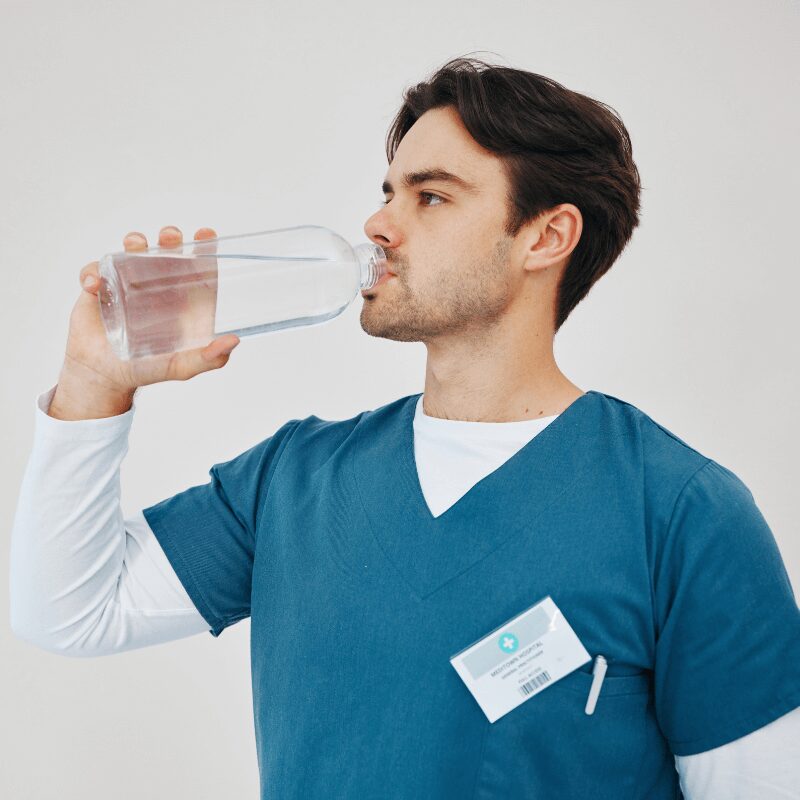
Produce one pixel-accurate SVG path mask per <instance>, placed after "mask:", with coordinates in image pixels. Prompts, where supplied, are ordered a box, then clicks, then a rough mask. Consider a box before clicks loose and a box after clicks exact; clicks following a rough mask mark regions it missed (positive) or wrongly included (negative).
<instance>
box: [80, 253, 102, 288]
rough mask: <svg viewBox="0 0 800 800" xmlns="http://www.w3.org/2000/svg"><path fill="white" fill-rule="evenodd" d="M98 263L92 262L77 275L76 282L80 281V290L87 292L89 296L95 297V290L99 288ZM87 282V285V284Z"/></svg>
mask: <svg viewBox="0 0 800 800" xmlns="http://www.w3.org/2000/svg"><path fill="white" fill-rule="evenodd" d="M99 266H100V262H99V261H92V262H91V263H90V264H87V265H86V266H85V267H84V268H83V269H82V270H81V271H80V274H79V275H78V280H79V281H80V284H81V288H82V289H83V290H84V291H85V292H88V293H89V294H93V295H96V294H97V290H98V288H99V287H100V281H99V277H100V270H99ZM87 281H88V283H87Z"/></svg>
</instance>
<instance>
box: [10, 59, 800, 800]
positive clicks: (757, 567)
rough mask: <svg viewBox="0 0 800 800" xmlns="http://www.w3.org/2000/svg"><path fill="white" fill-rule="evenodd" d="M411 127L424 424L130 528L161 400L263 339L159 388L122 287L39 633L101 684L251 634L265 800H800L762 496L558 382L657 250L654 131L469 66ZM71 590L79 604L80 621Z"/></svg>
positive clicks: (394, 224) (21, 603) (774, 567)
mask: <svg viewBox="0 0 800 800" xmlns="http://www.w3.org/2000/svg"><path fill="white" fill-rule="evenodd" d="M404 101H405V102H404V105H403V107H402V108H401V110H400V112H399V113H398V115H397V118H396V119H395V121H394V123H393V126H392V129H391V130H390V135H389V149H388V156H389V162H390V165H389V170H388V173H387V175H386V180H385V182H384V185H383V189H384V192H385V197H386V201H385V204H384V206H383V207H382V208H381V209H380V210H379V211H377V212H376V213H375V214H374V215H373V216H372V217H370V219H369V220H368V221H367V223H366V225H365V231H366V233H367V234H368V236H369V237H370V239H371V240H372V241H373V242H375V243H377V244H380V245H381V246H382V247H383V248H384V250H385V252H386V255H387V259H388V261H389V267H390V270H391V272H392V273H393V274H392V275H391V276H389V277H388V278H387V279H385V280H383V281H382V282H381V283H380V284H379V285H378V286H376V287H375V288H373V289H371V290H369V291H366V292H364V305H363V308H362V313H361V324H362V327H363V329H364V330H365V331H366V332H367V333H369V334H371V335H373V336H380V337H384V338H389V339H395V340H400V341H422V342H424V343H425V345H426V348H427V353H428V359H427V364H426V373H425V389H424V393H422V394H421V395H420V394H415V395H409V396H406V397H403V398H400V399H399V400H396V401H394V402H392V403H389V404H388V405H385V406H382V407H380V408H378V409H375V410H372V411H365V412H362V413H360V414H358V415H357V416H355V417H353V418H352V419H348V420H342V421H327V420H321V419H319V418H318V417H316V416H310V417H307V418H305V419H293V420H290V421H288V422H287V423H285V424H284V425H282V426H281V427H280V428H279V429H278V430H277V431H276V432H275V433H274V434H273V435H272V436H270V437H269V438H267V439H265V440H264V441H262V442H260V443H258V444H256V445H255V446H254V447H252V448H251V449H250V450H248V451H246V452H245V453H242V454H241V455H239V456H237V457H236V458H234V459H232V460H230V461H227V462H224V463H221V464H215V465H214V466H213V467H212V468H211V470H210V475H211V480H210V482H209V483H207V484H204V485H202V486H193V487H190V488H189V489H187V490H186V491H184V492H181V493H180V494H178V495H175V496H174V497H171V498H168V499H166V500H163V501H162V502H160V503H158V504H156V505H153V506H150V507H148V508H145V509H143V510H142V512H141V513H140V514H138V515H136V516H135V517H133V518H131V519H129V520H125V524H124V528H121V527H120V520H121V515H116V517H115V510H116V509H118V502H119V499H118V495H117V493H116V491H115V487H116V483H117V478H118V470H119V463H120V461H121V458H122V456H123V455H124V450H125V439H126V436H127V431H128V428H129V425H130V421H131V417H132V412H133V393H134V392H135V390H136V387H138V386H141V385H146V384H147V383H151V382H155V381H156V380H165V379H175V378H179V379H185V378H186V377H191V376H192V375H193V374H197V372H200V371H204V370H206V369H212V368H216V367H218V366H222V365H223V364H224V363H226V362H227V358H228V353H226V352H223V348H224V347H225V345H228V349H230V346H231V345H232V346H235V344H236V343H237V341H238V340H237V339H236V337H221V338H220V340H217V341H216V342H214V343H212V344H210V345H208V347H207V348H203V349H202V350H196V351H191V352H190V353H186V354H180V355H179V356H177V357H175V358H171V359H165V361H164V362H162V363H161V364H160V365H159V366H158V367H152V366H151V367H150V369H151V372H150V373H149V374H146V375H143V374H138V375H137V374H134V373H133V370H135V369H136V367H135V366H128V365H126V366H124V367H123V366H122V365H120V363H119V362H116V363H115V362H114V361H111V360H108V359H109V355H108V353H107V351H105V350H103V351H102V352H101V348H102V347H104V346H105V343H104V342H103V340H102V338H101V337H100V336H99V335H98V336H96V337H95V338H92V337H91V336H90V334H89V333H87V331H88V330H89V328H90V324H89V321H88V320H89V319H90V317H89V315H90V314H93V313H96V302H95V303H94V304H92V298H94V294H93V293H92V291H91V287H92V284H90V288H89V289H87V292H86V293H85V297H86V302H84V301H83V300H81V302H83V303H84V305H82V306H80V307H78V306H76V311H75V312H74V315H75V317H74V319H73V325H74V326H73V328H71V334H70V336H71V339H70V344H69V345H68V359H67V361H66V362H65V367H64V369H63V370H62V374H61V376H60V380H59V384H58V385H57V386H56V387H53V389H51V390H50V392H48V393H46V394H45V395H41V396H40V397H39V400H38V411H39V412H40V413H39V414H37V426H41V428H42V429H43V430H45V429H46V430H47V435H45V434H42V435H41V436H39V437H37V443H36V448H37V449H36V450H35V454H34V455H35V457H34V458H33V459H32V464H33V466H29V471H28V473H27V474H26V479H25V482H24V484H23V489H22V492H21V499H20V508H19V509H18V515H17V519H16V522H15V533H14V541H13V548H14V552H13V553H12V595H13V596H14V603H13V604H12V614H14V615H15V626H14V627H15V630H16V631H17V633H18V635H20V636H22V637H23V638H26V639H28V640H29V641H32V642H34V643H36V644H38V645H39V646H42V647H46V648H47V649H50V650H52V651H54V652H62V653H64V654H67V655H92V654H95V655H97V654H101V653H106V652H120V651H122V650H126V649H131V648H132V647H141V646H145V645H147V644H154V643H156V642H159V641H167V640H169V639H176V638H179V637H180V636H186V635H189V634H191V633H196V632H199V631H201V630H207V629H209V627H210V632H211V633H212V635H213V636H215V637H216V636H219V634H220V633H221V632H222V630H224V629H225V628H226V627H227V626H229V625H231V624H233V623H235V622H236V621H238V620H240V619H243V618H245V617H248V616H249V617H250V618H251V641H252V648H251V650H252V680H253V701H254V714H255V723H256V740H257V748H258V759H259V768H260V774H261V786H262V797H264V798H266V797H279V798H294V797H297V798H311V797H325V798H329V797H343V798H384V797H385V798H422V797H425V798H479V797H480V798H489V797H492V798H506V797H537V798H539V797H544V798H583V797H590V796H591V797H593V798H595V799H597V798H614V799H615V800H621V799H622V798H647V799H648V800H654V799H657V798H675V797H680V796H681V789H683V792H684V793H685V796H689V797H692V798H722V797H725V798H732V797H758V798H769V797H779V796H780V797H787V796H791V795H790V794H789V793H790V792H791V791H793V790H794V789H793V787H796V786H797V785H799V784H798V781H799V780H800V775H799V774H798V769H797V764H798V759H797V755H798V751H797V741H798V733H800V722H799V720H800V718H799V717H798V713H800V712H798V711H797V710H795V709H797V707H798V705H800V677H798V672H797V664H798V657H800V612H798V608H797V604H796V602H795V599H794V595H793V592H792V589H791V586H790V583H789V579H788V576H787V574H786V571H785V568H784V565H783V563H782V561H781V557H780V554H779V552H778V549H777V546H776V544H775V540H774V538H773V536H772V534H771V532H770V530H769V528H768V526H767V523H766V521H765V520H764V518H763V516H762V515H761V513H760V511H759V510H758V508H757V506H756V504H755V501H754V498H753V496H752V494H751V493H750V491H749V490H748V489H747V487H746V486H745V485H744V484H743V483H742V482H741V481H740V480H739V478H738V477H737V476H736V475H734V474H733V473H732V472H731V471H730V470H728V469H726V468H725V467H723V466H722V465H720V464H718V463H717V462H715V461H713V460H712V459H710V458H708V457H706V456H704V455H702V454H700V453H699V452H698V451H697V450H695V449H694V448H692V447H691V446H690V445H688V444H687V443H685V442H683V441H682V440H681V439H679V438H678V437H677V436H675V435H674V434H673V433H671V432H670V431H668V430H666V429H665V428H663V427H662V426H661V425H659V424H658V423H656V422H655V421H653V420H652V419H651V418H650V417H648V416H647V415H646V414H645V413H644V412H642V411H640V410H639V409H637V408H635V407H634V406H632V405H630V404H629V403H626V402H624V401H622V400H620V399H618V398H615V397H612V396H610V395H607V394H605V393H603V392H600V391H597V390H589V391H584V390H582V389H580V388H579V387H578V386H576V385H575V384H574V383H572V382H571V381H570V380H569V379H568V378H567V377H566V376H565V375H564V374H563V373H562V372H561V370H560V369H559V368H558V366H557V364H556V362H555V359H554V357H553V338H554V335H555V332H556V331H557V330H558V329H559V327H560V326H561V325H562V324H563V322H564V321H565V319H566V318H567V317H568V315H569V313H570V312H571V311H572V309H573V308H574V307H575V305H576V304H577V303H578V302H580V300H581V299H582V298H583V297H585V296H586V294H587V293H588V291H589V290H590V288H591V286H592V285H593V284H594V283H595V282H596V281H597V280H598V279H599V278H600V277H601V276H602V275H603V274H604V273H605V272H606V271H607V270H608V269H609V268H610V266H611V265H612V263H613V262H614V261H615V259H616V258H617V257H618V255H619V253H620V252H621V251H622V250H623V248H624V246H625V244H626V243H627V241H628V240H629V238H630V236H631V233H632V230H633V228H634V227H635V226H636V224H637V223H638V209H639V189H640V186H639V176H638V172H637V170H636V167H635V164H634V163H633V160H632V154H631V146H630V140H629V138H628V134H627V131H626V130H625V128H624V126H623V125H622V123H621V121H620V120H619V119H618V117H616V116H615V114H614V113H613V112H612V110H611V109H609V108H608V107H607V106H604V105H603V104H601V103H598V102H596V101H594V100H591V99H590V98H587V97H585V96H582V95H580V94H577V93H575V92H571V91H569V90H568V89H565V88H564V87H562V86H560V85H559V84H557V83H555V82H554V81H551V80H549V79H547V78H544V77H542V76H539V75H535V74H531V73H526V72H522V71H519V70H511V69H508V68H502V67H490V66H488V65H486V64H483V63H482V62H476V61H474V60H468V59H457V60H455V61H453V62H450V63H448V64H446V65H444V66H443V67H442V68H441V69H440V70H439V71H438V72H437V73H436V74H435V75H434V76H433V77H432V78H431V79H430V81H428V82H425V83H422V84H419V85H418V86H415V87H413V88H412V89H411V90H409V91H407V92H406V95H405V97H404ZM210 234H211V235H212V236H213V235H214V234H213V231H211V232H210ZM208 235H209V231H205V232H198V237H197V238H203V237H205V236H208ZM169 236H172V238H168V237H169ZM143 239H144V237H141V239H140V241H139V243H138V244H135V243H133V242H130V241H129V242H127V243H126V246H127V247H130V248H131V249H136V248H138V247H142V246H146V241H143ZM161 241H162V243H168V242H172V243H179V242H180V234H179V232H175V231H173V232H172V234H168V233H167V231H166V230H164V231H162V239H161ZM95 274H96V271H95V270H94V266H93V265H89V268H87V269H85V271H84V272H83V273H82V277H83V276H84V275H95ZM94 288H95V289H96V284H95V285H94ZM95 299H96V298H95ZM81 314H85V315H86V316H85V317H82V316H81ZM92 319H94V318H92ZM81 321H83V322H84V323H85V324H83V325H81V324H79V323H81ZM90 359H91V360H90ZM98 359H99V360H100V361H99V363H100V365H101V366H100V367H98V366H97V364H98ZM103 359H106V360H105V361H104V360H103ZM125 370H128V371H127V372H126V371H125ZM154 370H155V371H154ZM159 370H160V371H159ZM51 401H52V402H51ZM498 423H500V424H498ZM82 440H83V441H82ZM98 442H99V443H100V444H98ZM48 470H49V472H48ZM57 470H60V472H58V471H57ZM64 485H69V486H72V487H73V491H74V492H75V493H76V495H75V497H76V498H80V497H83V498H85V501H84V502H83V503H82V504H81V502H80V501H77V500H75V501H71V502H73V506H77V507H78V509H79V512H81V513H77V514H76V513H73V514H71V515H70V520H69V524H68V525H67V526H65V525H64V523H63V522H62V528H63V532H62V534H61V535H60V536H58V537H56V536H54V535H53V526H54V525H58V519H59V516H58V514H53V507H54V506H53V505H52V504H48V503H41V502H40V503H35V502H34V498H41V496H42V494H43V493H46V492H47V491H48V488H47V487H48V486H49V487H52V486H61V487H62V491H63V486H64ZM87 486H88V487H92V488H91V489H87V488H86V487H87ZM103 487H105V488H103ZM49 491H50V493H51V494H52V492H53V489H52V488H50V489H49ZM63 502H66V501H63ZM42 506H45V510H42V508H41V507H42ZM56 508H57V506H56ZM48 513H49V515H50V516H49V517H48V516H47V515H48ZM64 513H65V515H66V509H65V512H64ZM45 531H47V532H48V534H49V541H48V543H47V544H45V542H44V532H45ZM90 532H91V538H90V537H89V533H90ZM70 533H71V534H72V536H71V537H70V535H69V534H70ZM103 537H106V539H105V541H107V542H108V547H106V548H105V549H103V548H101V547H100V546H99V543H100V542H102V541H103ZM126 539H127V544H126ZM87 540H90V541H92V542H96V543H97V544H96V546H94V547H93V548H92V549H93V551H94V553H95V554H94V555H92V554H89V555H88V556H87V555H86V553H85V551H86V550H87V548H86V547H82V546H79V545H80V544H81V543H83V542H85V541H87ZM54 542H58V543H59V544H58V545H56V544H54ZM57 546H59V547H61V548H62V550H61V551H59V552H57V551H56V548H57ZM99 552H102V553H104V555H102V556H98V555H97V553H99ZM120 556H122V557H123V559H124V561H123V563H124V569H122V570H121V569H120ZM87 558H88V562H87V560H86V559H87ZM48 564H58V570H48V569H47V568H46V566H47V565H48ZM69 564H72V565H73V566H74V573H72V572H70V573H69V574H66V565H69ZM48 572H53V573H56V572H57V573H58V576H60V580H61V582H62V585H63V586H67V585H70V586H72V588H73V589H75V591H73V592H72V593H70V594H69V595H67V593H66V592H59V591H56V590H53V589H52V588H51V589H50V590H49V591H50V595H47V594H46V592H45V590H44V585H43V584H42V583H41V581H43V580H44V579H43V578H41V577H40V576H41V575H42V574H47V573H48ZM87 574H89V575H92V576H94V578H93V580H89V581H84V583H83V584H81V586H79V587H77V588H76V587H75V583H76V580H77V578H78V577H79V576H85V575H87ZM52 579H53V576H52V575H51V580H52ZM90 584H93V585H90ZM81 593H82V594H81ZM76 604H77V605H76ZM144 609H149V610H159V609H160V610H161V611H162V612H163V614H160V615H158V616H157V617H151V618H148V617H146V616H144V615H136V614H135V613H134V612H136V611H137V610H144ZM534 615H538V617H535V616H534ZM534 619H538V620H539V622H536V624H535V625H534V629H535V631H534V632H533V633H531V630H532V628H531V625H533V623H532V622H531V621H532V620H534ZM542 620H544V624H543V626H542V625H541V624H540V623H541V622H542ZM536 625H539V627H538V628H537V627H536ZM526 626H527V627H526ZM498 637H499V638H498ZM526 637H527V638H526ZM498 648H499V649H498ZM503 648H506V650H503ZM474 654H478V655H477V656H475V655H474ZM470 658H471V661H469V660H468V659H470ZM479 658H482V659H483V660H484V662H485V663H484V666H483V667H480V668H478V667H476V666H475V665H476V664H477V663H478V662H477V660H476V659H479ZM487 659H488V660H487ZM604 664H605V665H606V672H605V676H604V677H601V676H602V674H603V673H602V670H603V665H604ZM487 665H488V666H487ZM523 670H527V672H524V671H523ZM487 685H488V686H489V688H488V689H487V688H485V687H486V686H487ZM598 691H599V693H598ZM590 695H591V700H590ZM676 764H677V771H676Z"/></svg>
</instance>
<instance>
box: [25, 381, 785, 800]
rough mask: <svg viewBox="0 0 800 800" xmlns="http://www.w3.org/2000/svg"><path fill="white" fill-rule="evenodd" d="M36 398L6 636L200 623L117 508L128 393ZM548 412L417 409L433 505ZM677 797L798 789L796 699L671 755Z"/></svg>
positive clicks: (190, 629) (88, 639)
mask: <svg viewBox="0 0 800 800" xmlns="http://www.w3.org/2000/svg"><path fill="white" fill-rule="evenodd" d="M55 389H56V387H55V386H53V387H51V388H50V389H49V390H48V391H46V392H43V393H42V394H40V395H38V397H37V398H36V409H35V414H36V419H35V427H34V437H33V448H32V452H31V454H30V457H29V460H28V464H27V467H26V470H25V474H24V476H23V481H22V484H21V487H20V494H19V501H18V506H17V510H16V515H15V518H14V525H13V529H12V535H11V569H10V608H11V627H12V630H13V631H14V633H15V635H16V636H17V637H19V638H20V639H23V640H25V641H27V642H29V643H31V644H34V645H36V646H37V647H39V648H41V649H44V650H47V651H49V652H53V653H57V654H61V655H66V656H74V657H97V656H102V655H110V654H115V653H121V652H124V651H126V650H132V649H135V648H141V647H148V646H151V645H155V644H161V643H164V642H168V641H173V640H176V639H181V638H185V637H187V636H192V635H194V634H197V633H203V632H205V631H208V630H209V628H210V626H209V624H208V623H207V622H206V620H205V619H203V617H202V616H201V615H200V613H199V611H198V610H197V608H196V607H195V606H194V604H193V603H192V601H191V599H190V598H189V596H188V594H187V593H186V590H185V589H184V587H183V585H182V584H181V582H180V580H179V579H178V576H177V575H176V574H175V571H174V570H173V568H172V566H171V564H170V563H169V561H168V560H167V557H166V555H165V554H164V551H163V550H162V549H161V546H160V545H159V543H158V540H157V539H156V537H155V535H154V533H153V531H152V530H151V528H150V526H149V525H148V524H147V521H146V520H145V518H144V515H143V514H142V512H141V510H140V511H137V512H136V513H135V514H133V515H132V516H130V517H128V518H123V514H122V510H121V507H120V466H121V463H122V460H123V459H124V457H125V455H126V454H127V452H128V435H129V432H130V427H131V424H132V421H133V416H134V414H135V410H136V401H135V399H134V400H133V405H132V406H131V408H130V409H129V410H128V411H127V412H125V413H124V414H119V415H117V416H113V417H105V418H103V419H91V420H59V419H56V418H54V417H50V416H49V415H48V414H47V411H48V409H49V407H50V402H51V400H52V397H53V394H54V393H55ZM555 418H556V416H551V417H546V418H544V419H539V420H529V421H523V422H509V423H482V422H463V421H459V420H441V419H438V418H434V417H428V416H427V415H425V414H424V412H423V410H422V398H420V401H419V402H418V404H417V410H416V415H415V418H414V447H415V459H416V462H417V467H418V470H419V476H420V485H421V487H422V490H423V494H424V496H425V499H426V502H427V503H428V505H429V507H430V508H431V513H432V514H433V515H434V516H438V515H440V514H441V513H443V512H444V511H445V510H446V509H447V508H449V507H450V506H451V505H452V504H453V503H455V502H456V501H457V500H458V499H459V498H460V497H461V496H463V495H464V494H465V493H466V492H467V491H468V490H469V489H470V488H471V487H472V486H474V485H475V484H476V483H477V482H478V481H479V480H481V478H483V477H485V476H486V475H488V474H489V473H490V472H492V471H494V470H495V469H497V468H498V467H499V466H500V465H501V464H502V463H504V462H505V461H506V460H507V459H508V458H510V457H511V456H512V455H513V454H514V453H515V452H517V450H519V449H520V448H521V447H522V446H523V445H525V444H526V443H527V442H528V441H529V440H530V439H532V438H533V437H534V436H535V435H536V434H537V433H539V432H540V431H541V430H543V429H544V428H545V427H546V426H547V425H548V424H550V422H552V421H553V420H554V419H555ZM675 764H676V768H677V771H678V774H679V777H680V783H681V788H682V791H683V793H684V796H685V797H686V798H687V800H723V799H724V800H737V799H739V798H741V800H745V799H747V800H751V799H752V798H759V800H778V798H781V799H782V798H800V789H799V788H798V787H800V708H797V709H794V710H793V711H791V712H789V713H788V714H785V715H784V716H782V717H780V718H779V719H777V720H775V721H774V722H772V723H770V724H769V725H766V726H764V727H762V728H760V729H758V730H757V731H754V732H752V733H750V734H748V735H747V736H743V737H741V738H740V739H737V740H735V741H733V742H730V743H728V744H725V745H723V746H721V747H717V748H715V749H713V750H709V751H706V752H704V753H698V754H696V755H691V756H676V757H675Z"/></svg>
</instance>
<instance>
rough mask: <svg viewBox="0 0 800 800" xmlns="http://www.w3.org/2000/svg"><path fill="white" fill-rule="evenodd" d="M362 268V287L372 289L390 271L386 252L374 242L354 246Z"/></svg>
mask: <svg viewBox="0 0 800 800" xmlns="http://www.w3.org/2000/svg"><path fill="white" fill-rule="evenodd" d="M353 252H354V253H355V254H356V258H357V259H358V264H359V267H360V269H361V288H362V289H371V288H372V287H373V286H374V285H375V284H376V283H377V282H378V281H379V280H380V278H381V277H382V276H383V275H385V274H386V273H387V272H388V271H389V264H388V262H387V261H386V253H385V252H384V251H383V248H382V247H381V246H380V245H377V244H375V243H374V242H364V243H363V244H359V245H356V247H354V248H353Z"/></svg>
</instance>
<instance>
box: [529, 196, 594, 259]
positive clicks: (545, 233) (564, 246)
mask: <svg viewBox="0 0 800 800" xmlns="http://www.w3.org/2000/svg"><path fill="white" fill-rule="evenodd" d="M581 231H583V216H582V215H581V212H580V210H579V209H578V207H577V206H575V205H573V204H572V203H561V204H560V205H557V206H555V207H554V208H551V209H550V210H548V211H546V212H544V213H543V214H542V215H541V216H539V217H537V219H536V220H534V221H533V222H532V223H531V231H530V244H528V245H526V247H527V249H526V251H525V261H524V263H523V268H524V269H528V270H539V269H544V268H545V267H550V266H553V265H556V264H560V263H563V262H565V261H566V260H567V258H568V257H569V254H570V253H571V252H572V251H573V250H574V249H575V248H576V247H577V245H578V241H579V240H580V238H581Z"/></svg>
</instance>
